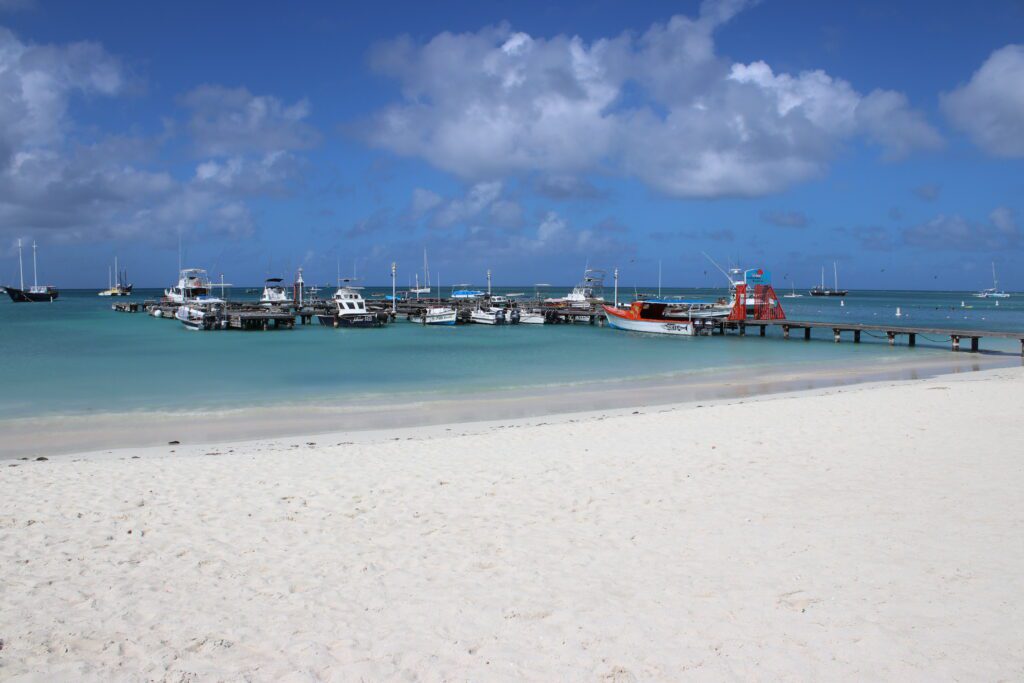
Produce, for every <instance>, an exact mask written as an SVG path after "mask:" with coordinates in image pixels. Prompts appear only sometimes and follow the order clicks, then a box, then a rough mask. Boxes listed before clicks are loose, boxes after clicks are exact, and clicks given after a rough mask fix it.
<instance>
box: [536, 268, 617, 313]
mask: <svg viewBox="0 0 1024 683" xmlns="http://www.w3.org/2000/svg"><path fill="white" fill-rule="evenodd" d="M604 275H605V272H604V271H603V270H597V269H595V268H586V269H584V271H583V280H582V281H581V282H580V283H579V284H578V285H576V286H575V287H573V289H572V291H571V292H570V293H569V294H566V295H565V296H563V297H559V298H553V299H545V301H547V302H548V303H560V304H583V303H587V304H589V303H590V302H592V301H604V296H603V294H604ZM537 286H538V287H540V286H541V285H537Z"/></svg>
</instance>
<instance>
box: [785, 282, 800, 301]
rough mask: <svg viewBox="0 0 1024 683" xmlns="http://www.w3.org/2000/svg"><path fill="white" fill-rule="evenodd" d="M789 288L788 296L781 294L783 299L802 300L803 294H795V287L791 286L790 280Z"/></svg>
mask: <svg viewBox="0 0 1024 683" xmlns="http://www.w3.org/2000/svg"><path fill="white" fill-rule="evenodd" d="M789 286H790V292H789V294H783V295H782V298H783V299H801V298H803V296H804V295H803V294H797V293H796V285H795V284H793V281H792V280H790V282H789Z"/></svg>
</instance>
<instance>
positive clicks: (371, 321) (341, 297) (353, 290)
mask: <svg viewBox="0 0 1024 683" xmlns="http://www.w3.org/2000/svg"><path fill="white" fill-rule="evenodd" d="M360 289H362V288H361V287H353V286H350V285H345V286H342V287H339V288H338V291H336V292H335V293H334V296H333V297H332V299H331V300H332V301H333V302H334V304H335V306H337V309H336V310H335V311H334V313H333V314H330V315H318V316H317V320H318V321H319V322H320V324H321V325H329V326H331V327H381V326H382V325H384V322H385V321H386V320H387V314H381V315H380V316H378V315H377V314H376V313H371V312H370V311H368V310H367V309H366V300H365V299H364V298H363V295H362V293H361V292H360V291H359V290H360Z"/></svg>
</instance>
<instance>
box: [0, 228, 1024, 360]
mask: <svg viewBox="0 0 1024 683" xmlns="http://www.w3.org/2000/svg"><path fill="white" fill-rule="evenodd" d="M18 247H19V259H18V260H19V271H21V272H22V276H21V280H22V282H21V286H20V287H12V286H6V287H4V288H3V289H4V290H5V291H6V292H7V294H8V295H9V296H10V298H11V300H12V301H14V302H17V303H22V302H43V301H49V302H53V301H54V300H56V299H57V297H58V295H59V292H58V291H57V289H56V288H55V287H52V286H50V285H39V284H38V277H37V269H36V245H35V243H33V245H32V247H33V259H32V261H33V272H34V277H33V281H34V284H33V286H32V287H31V288H28V289H26V288H25V287H24V274H23V273H24V270H23V268H22V267H21V243H20V242H19V244H18ZM833 269H834V270H835V268H833ZM115 271H116V273H117V274H116V277H115V276H114V272H115ZM723 273H724V274H725V275H726V277H727V278H728V281H729V293H728V296H725V297H722V298H719V299H715V300H687V299H681V298H664V299H663V298H660V297H653V296H642V295H638V296H636V297H635V300H634V301H632V302H631V303H630V304H629V305H628V306H625V305H621V304H620V302H619V292H618V269H616V270H615V273H614V278H615V294H614V298H613V299H612V302H611V303H610V304H609V303H608V302H607V301H606V300H605V298H604V279H605V272H604V271H602V270H598V269H591V268H587V269H586V270H585V271H584V275H583V279H582V280H581V281H580V283H579V284H578V285H576V286H575V287H574V288H573V289H572V291H571V292H569V293H568V294H566V295H564V296H560V297H547V298H544V297H542V296H541V294H540V292H541V288H546V287H549V285H537V286H536V288H535V292H534V294H533V296H532V297H528V296H527V295H526V293H524V292H519V293H515V294H503V295H495V294H492V292H491V273H490V271H487V290H486V291H484V290H481V289H469V288H468V285H456V286H455V287H453V288H452V289H451V292H450V295H449V296H447V297H442V296H440V295H441V289H440V286H439V285H438V286H437V292H436V293H437V295H438V296H436V297H431V296H430V295H431V294H433V293H434V291H433V288H432V287H431V285H430V284H429V283H430V276H429V274H428V273H427V272H424V276H425V283H427V284H424V285H422V286H421V285H420V283H419V281H418V278H417V283H416V287H415V288H413V287H410V288H408V289H407V290H406V291H403V292H399V291H397V288H396V286H395V265H394V264H392V268H391V276H392V278H391V280H392V287H391V293H390V294H387V293H381V292H377V293H374V294H372V295H371V296H370V297H369V298H367V297H364V296H363V288H362V287H358V286H356V285H355V284H354V283H353V280H351V279H340V278H339V281H338V283H337V289H336V291H335V292H334V293H333V294H332V295H331V296H330V297H329V298H323V297H321V296H320V292H321V290H320V288H317V287H308V286H306V283H305V282H304V281H303V278H302V269H301V268H300V269H299V271H298V274H297V277H296V278H295V281H294V282H293V283H292V284H291V285H285V284H284V282H283V280H282V279H281V278H269V279H267V280H266V282H265V284H264V287H263V289H262V292H260V296H259V299H258V300H256V301H238V300H234V301H232V300H229V299H228V298H227V296H226V293H227V289H228V288H229V287H231V285H229V284H227V283H225V282H223V278H222V280H221V282H219V283H214V282H212V281H211V280H210V278H209V276H208V275H207V272H206V271H205V270H203V269H200V268H186V269H182V270H181V271H180V272H179V277H178V282H177V284H176V285H174V286H173V287H170V288H168V289H166V290H164V295H163V297H161V298H160V299H157V300H147V301H143V302H138V301H118V302H115V303H114V304H113V305H112V306H111V308H113V309H114V310H116V311H123V312H139V311H146V312H148V313H149V314H150V315H152V316H153V317H156V318H166V319H173V320H177V321H179V322H181V323H182V324H183V325H184V326H185V327H186V328H188V329H190V330H227V329H240V330H267V329H270V328H272V327H273V328H293V327H294V326H295V324H296V321H300V322H301V323H303V324H310V323H312V322H313V319H314V318H315V319H316V320H317V322H319V323H320V324H321V325H325V326H328V327H335V328H340V327H351V328H376V327H384V326H386V325H388V324H389V323H392V322H394V321H395V320H397V319H398V318H399V317H400V316H404V317H405V318H406V319H407V320H409V321H411V322H415V323H420V324H422V325H431V326H433V325H456V324H460V323H476V324H484V325H505V324H513V325H515V324H519V325H539V324H558V323H578V322H584V323H590V324H605V323H607V324H608V325H609V326H610V327H612V328H615V329H619V330H625V331H629V332H641V333H648V334H668V335H677V336H703V335H712V334H725V333H727V332H730V331H733V332H737V333H738V334H741V335H743V334H745V333H746V329H747V327H749V326H757V327H759V328H760V333H761V336H764V334H765V330H766V329H767V328H768V327H780V328H781V329H782V330H783V336H784V338H786V339H789V338H790V335H789V332H790V329H802V330H803V331H804V338H805V339H810V332H811V330H812V329H819V328H824V329H830V330H831V331H832V336H833V339H834V341H836V342H839V341H840V339H841V338H842V332H844V331H845V332H852V333H853V340H854V342H855V343H856V342H859V341H860V337H861V332H867V333H868V334H871V333H872V332H884V333H885V334H886V337H887V338H888V340H889V343H890V344H894V343H895V339H896V337H897V336H900V335H905V336H906V337H907V339H908V343H909V345H910V346H914V345H915V341H916V338H917V336H918V335H921V336H924V335H937V336H945V337H947V338H948V339H949V340H950V342H951V344H952V348H953V350H960V341H961V339H969V340H970V348H971V350H972V351H978V350H979V339H980V338H981V337H999V338H1015V339H1018V340H1019V341H1020V343H1021V353H1022V355H1024V331H1021V332H1001V331H983V330H963V329H937V328H912V327H905V326H885V325H882V326H878V325H865V324H859V323H844V324H839V323H832V322H814V321H799V320H788V319H787V318H786V314H785V311H784V310H783V307H782V302H781V300H780V298H779V297H778V295H776V293H775V290H774V289H773V288H772V285H771V275H770V274H769V273H767V272H766V271H764V270H762V269H749V270H745V271H744V270H740V269H737V268H734V269H731V270H730V271H728V272H725V271H723ZM992 277H993V287H992V288H991V289H986V290H983V291H981V292H978V293H977V294H975V295H974V296H976V297H978V298H993V299H1004V298H1007V297H1009V296H1010V295H1009V294H1008V293H1006V292H1004V291H1002V290H1000V289H999V286H998V282H997V281H996V274H995V267H994V265H993V272H992ZM822 279H823V280H824V278H822ZM127 280H128V278H127V273H126V272H125V271H122V270H120V269H119V268H118V267H117V265H116V261H115V266H114V268H113V269H112V270H111V272H110V274H109V282H108V287H107V289H106V290H103V291H101V292H98V294H99V296H109V297H130V296H131V295H132V292H133V287H132V285H131V284H130V283H129V282H128V281H127ZM836 280H837V282H836V285H835V287H833V288H825V287H824V282H822V285H820V286H817V287H815V288H814V289H812V290H811V291H810V292H808V293H809V294H810V295H811V296H844V295H846V294H847V291H846V290H841V289H839V286H838V277H836ZM218 289H219V290H220V292H219V296H218V295H217V290H218ZM799 296H802V295H801V294H797V293H796V291H795V290H794V291H792V292H791V293H787V294H785V295H784V296H783V297H782V298H795V297H799ZM996 305H998V302H997V303H996Z"/></svg>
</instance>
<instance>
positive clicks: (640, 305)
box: [604, 299, 732, 337]
mask: <svg viewBox="0 0 1024 683" xmlns="http://www.w3.org/2000/svg"><path fill="white" fill-rule="evenodd" d="M731 310H732V306H730V305H729V304H727V303H724V302H707V301H681V300H678V299H647V300H643V301H634V302H633V303H632V304H630V307H629V308H616V307H614V306H608V305H605V306H604V313H605V317H606V318H607V320H608V324H609V325H611V326H612V327H614V328H616V329H620V330H628V331H630V332H648V333H652V334H678V335H683V336H687V337H694V336H697V335H700V334H711V330H712V329H713V328H714V324H715V322H717V321H719V320H723V319H725V318H726V317H728V315H729V312H730V311H731Z"/></svg>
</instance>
